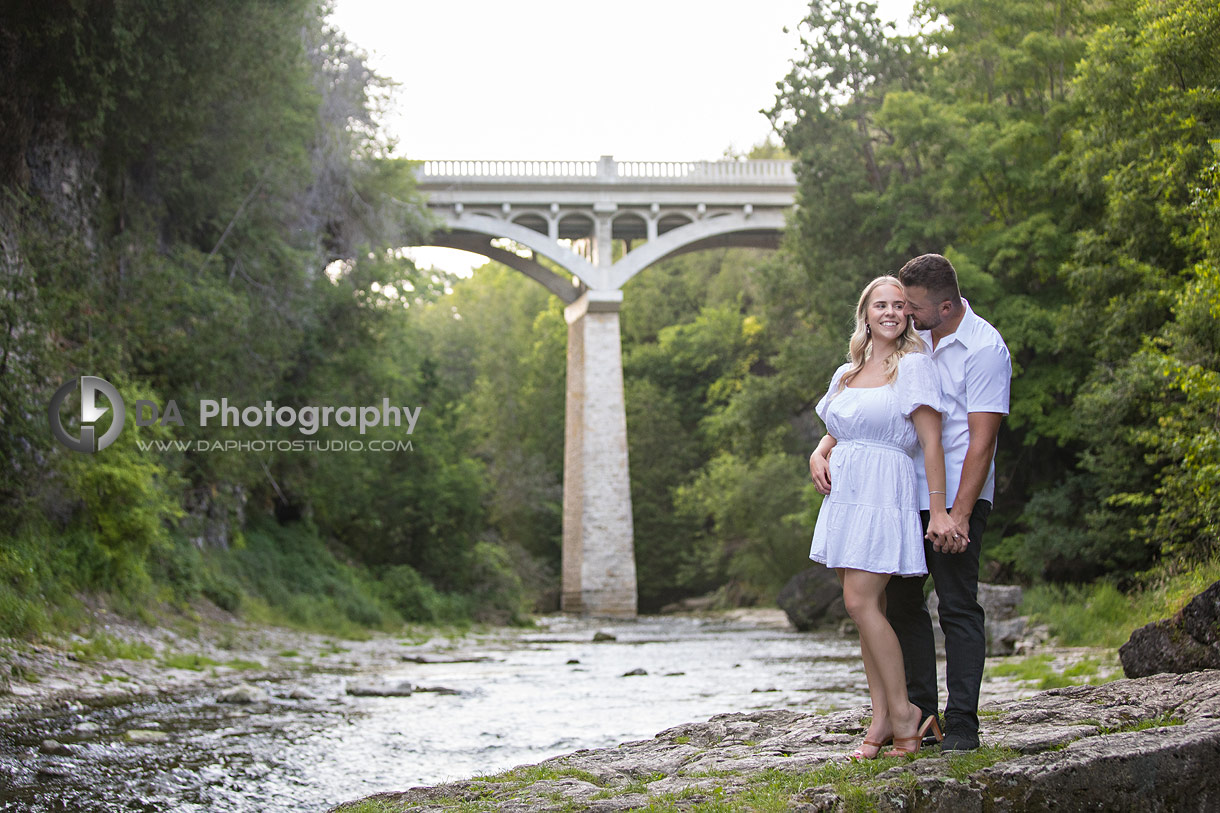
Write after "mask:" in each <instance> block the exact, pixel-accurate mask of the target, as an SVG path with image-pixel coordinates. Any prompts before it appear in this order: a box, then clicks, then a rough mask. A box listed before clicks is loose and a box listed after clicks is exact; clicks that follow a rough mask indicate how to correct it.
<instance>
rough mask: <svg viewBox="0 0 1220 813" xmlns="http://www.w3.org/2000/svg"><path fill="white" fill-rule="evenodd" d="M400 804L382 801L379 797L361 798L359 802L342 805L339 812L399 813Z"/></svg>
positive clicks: (401, 808)
mask: <svg viewBox="0 0 1220 813" xmlns="http://www.w3.org/2000/svg"><path fill="white" fill-rule="evenodd" d="M403 809H404V808H403V807H402V806H401V805H396V804H392V803H390V802H386V801H382V800H381V799H363V800H361V801H359V802H352V803H351V804H347V805H343V806H342V807H340V808H339V813H400V811H402V810H403Z"/></svg>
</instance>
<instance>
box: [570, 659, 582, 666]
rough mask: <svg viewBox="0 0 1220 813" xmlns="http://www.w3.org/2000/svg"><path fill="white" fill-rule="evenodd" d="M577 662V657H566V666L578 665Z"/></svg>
mask: <svg viewBox="0 0 1220 813" xmlns="http://www.w3.org/2000/svg"><path fill="white" fill-rule="evenodd" d="M579 663H580V661H579V660H578V659H577V658H568V663H567V665H568V666H575V665H578V664H579Z"/></svg>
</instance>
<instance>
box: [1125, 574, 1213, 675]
mask: <svg viewBox="0 0 1220 813" xmlns="http://www.w3.org/2000/svg"><path fill="white" fill-rule="evenodd" d="M1118 657H1119V659H1120V660H1121V661H1122V663H1123V672H1124V674H1126V675H1127V677H1144V676H1146V675H1154V674H1157V673H1159V672H1174V673H1177V674H1182V673H1185V672H1194V671H1197V670H1199V669H1220V581H1218V582H1216V583H1215V584H1213V585H1212V586H1211V587H1209V588H1207V589H1206V590H1204V591H1203V592H1202V593H1200V594H1199V595H1197V596H1195V597H1194V598H1192V599H1191V600H1190V603H1189V604H1187V605H1186V606H1185V607H1183V608H1182V609H1181V610H1180V611H1179V612H1178V613H1177V614H1176V615H1174V616H1173V617H1172V618H1166V619H1163V620H1161V621H1154V622H1153V623H1151V624H1148V625H1146V626H1143V627H1140V628H1139V629H1137V630H1136V631H1135V632H1133V633H1131V638H1130V640H1128V641H1127V643H1125V644H1123V645H1122V646H1121V647H1119V649H1118Z"/></svg>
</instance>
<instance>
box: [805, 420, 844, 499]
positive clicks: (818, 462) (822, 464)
mask: <svg viewBox="0 0 1220 813" xmlns="http://www.w3.org/2000/svg"><path fill="white" fill-rule="evenodd" d="M837 442H838V441H836V440H835V439H834V438H832V437H831V436H830V435H822V439H821V441H819V442H818V448H816V449H814V450H813V454H811V455H809V476H811V477H812V478H813V486H814V488H816V489H817V490H818V493H819V494H821V495H822V496H823V497H825V496H826V495H828V494H830V462H829V461H830V452H831V450H832V449H834V447H835V444H836V443H837Z"/></svg>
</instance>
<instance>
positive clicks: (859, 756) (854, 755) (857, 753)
mask: <svg viewBox="0 0 1220 813" xmlns="http://www.w3.org/2000/svg"><path fill="white" fill-rule="evenodd" d="M893 744H894V738H893V737H892V736H890V737H886V738H885V739H884V740H883V741H882V742H873V741H872V740H870V739H869V738H868V737H865V738H864V742H863V743H862V744H861V745H860V747H859V748H857V749H856V750H854V751H852V752H851V753H850V754H848V755H847V758H848V759H850V760H851V761H852V762H863V761H864V760H866V759H876V758H877V757H879V756H881V749H882V748H884V747H885V746H887V745H893ZM870 745H871V746H872V747H873V748H876V749H877V750H876V751H875V752H873V755H872V756H869V755H868V754H866V753H864V749H865V747H867V746H870Z"/></svg>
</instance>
